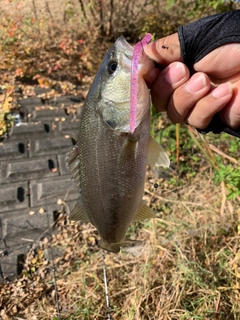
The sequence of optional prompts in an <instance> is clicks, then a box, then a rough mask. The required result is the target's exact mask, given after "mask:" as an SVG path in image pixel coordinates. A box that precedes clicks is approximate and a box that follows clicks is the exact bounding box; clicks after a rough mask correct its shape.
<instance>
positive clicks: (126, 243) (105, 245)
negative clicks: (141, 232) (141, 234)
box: [100, 240, 144, 253]
mask: <svg viewBox="0 0 240 320" xmlns="http://www.w3.org/2000/svg"><path fill="white" fill-rule="evenodd" d="M143 244H144V242H143V241H141V240H123V241H122V242H120V243H109V242H107V241H104V240H101V243H100V247H101V248H102V249H104V250H107V251H109V252H113V253H119V251H120V247H123V248H124V249H125V250H126V251H128V252H133V253H134V251H137V250H138V249H139V247H142V246H143Z"/></svg>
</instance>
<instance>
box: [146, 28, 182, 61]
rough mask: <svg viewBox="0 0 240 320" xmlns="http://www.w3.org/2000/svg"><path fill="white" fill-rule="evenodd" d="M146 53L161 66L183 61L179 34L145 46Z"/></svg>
mask: <svg viewBox="0 0 240 320" xmlns="http://www.w3.org/2000/svg"><path fill="white" fill-rule="evenodd" d="M144 52H145V53H146V54H147V55H148V56H149V58H150V59H152V60H154V61H155V62H157V63H158V64H160V65H167V64H169V63H171V62H174V61H182V58H181V54H180V44H179V40H178V34H177V33H174V34H172V35H170V36H167V37H165V38H161V39H159V40H156V41H154V42H151V43H149V44H147V45H146V46H144Z"/></svg>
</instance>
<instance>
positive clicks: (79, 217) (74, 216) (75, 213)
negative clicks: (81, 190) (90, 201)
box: [69, 198, 89, 223]
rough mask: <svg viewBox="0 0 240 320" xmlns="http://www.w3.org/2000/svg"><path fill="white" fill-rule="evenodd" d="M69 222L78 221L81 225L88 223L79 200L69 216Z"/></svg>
mask: <svg viewBox="0 0 240 320" xmlns="http://www.w3.org/2000/svg"><path fill="white" fill-rule="evenodd" d="M69 220H73V221H80V222H81V223H87V222H89V219H88V217H87V214H86V212H85V210H84V207H83V204H82V201H81V199H80V198H79V200H78V202H77V203H76V204H75V207H74V208H73V210H72V211H71V213H70V215H69Z"/></svg>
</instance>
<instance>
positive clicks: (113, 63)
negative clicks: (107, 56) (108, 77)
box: [107, 60, 118, 74]
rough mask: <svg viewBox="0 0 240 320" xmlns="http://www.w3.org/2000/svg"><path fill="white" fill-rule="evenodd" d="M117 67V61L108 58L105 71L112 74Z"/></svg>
mask: <svg viewBox="0 0 240 320" xmlns="http://www.w3.org/2000/svg"><path fill="white" fill-rule="evenodd" d="M117 67H118V63H117V61H116V60H110V61H109V63H108V65H107V71H108V73H109V74H113V73H114V72H115V71H116V70H117Z"/></svg>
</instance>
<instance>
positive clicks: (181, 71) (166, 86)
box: [151, 62, 190, 111]
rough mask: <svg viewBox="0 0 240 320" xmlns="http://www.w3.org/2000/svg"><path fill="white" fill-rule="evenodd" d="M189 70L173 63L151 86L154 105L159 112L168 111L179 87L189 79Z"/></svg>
mask: <svg viewBox="0 0 240 320" xmlns="http://www.w3.org/2000/svg"><path fill="white" fill-rule="evenodd" d="M189 76H190V74H189V70H188V68H187V67H186V66H185V65H184V64H183V63H180V62H173V63H172V64H170V65H169V66H167V67H166V68H165V69H164V70H163V71H162V72H160V73H158V75H157V78H156V79H155V81H154V82H153V83H152V86H151V96H152V103H153V105H154V107H155V108H156V109H157V110H158V111H166V109H167V106H168V103H169V100H170V98H171V96H172V94H173V92H174V90H175V89H177V88H178V87H179V86H181V85H182V84H184V83H185V82H186V81H187V80H188V79H189Z"/></svg>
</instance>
